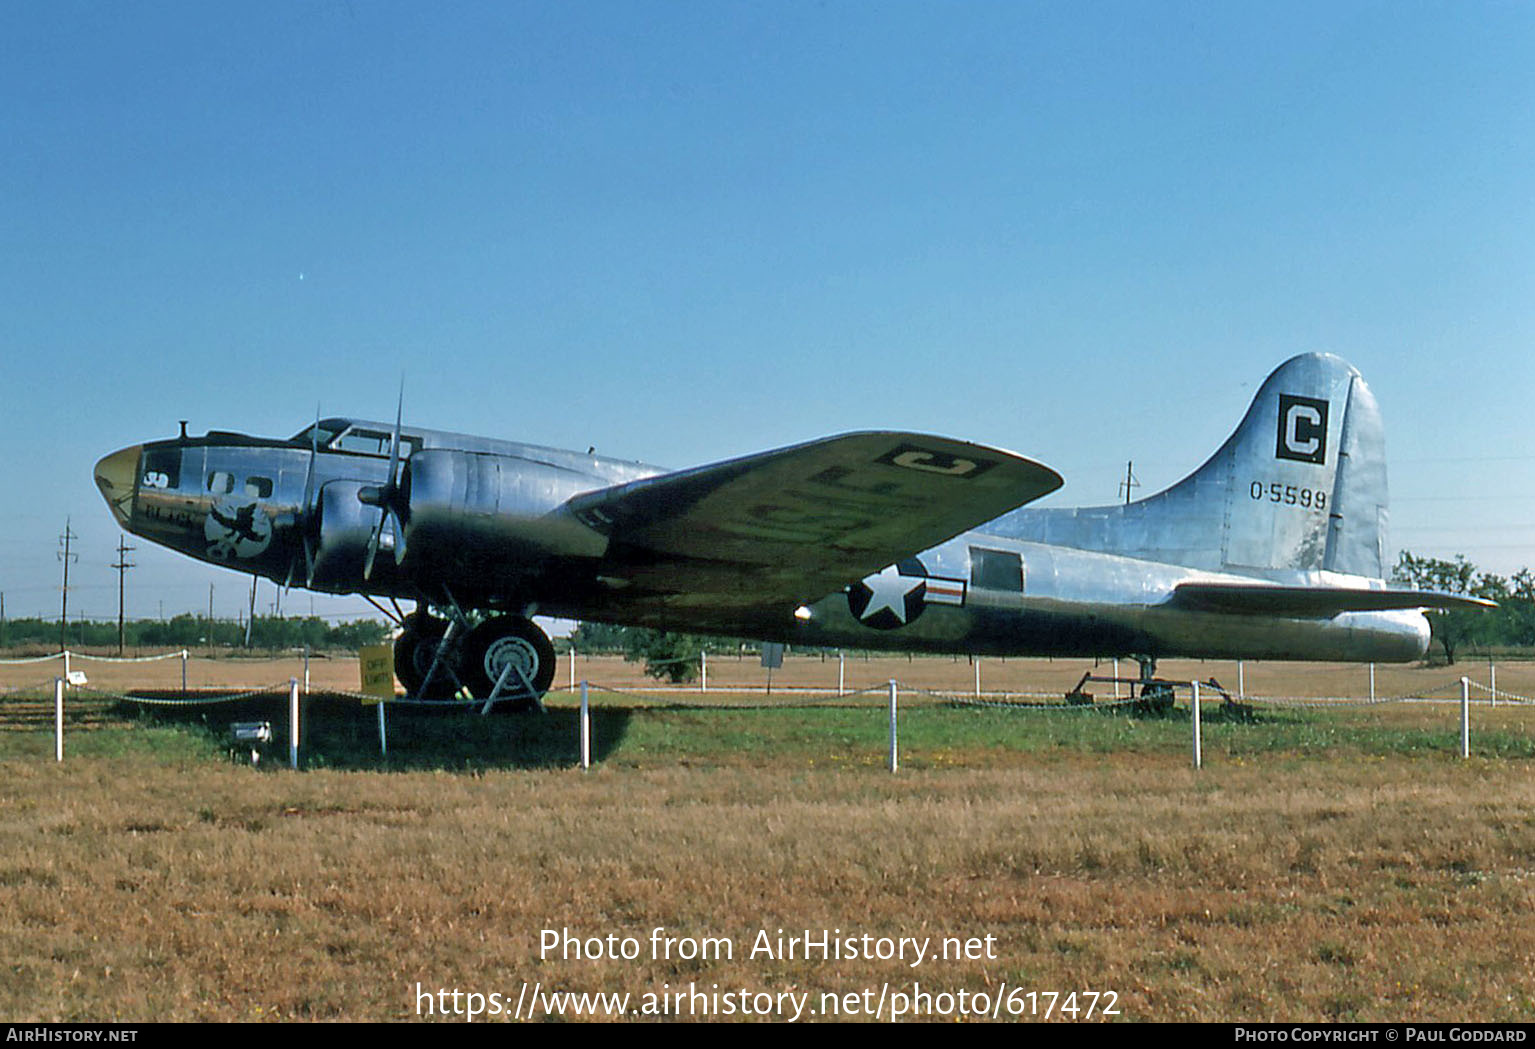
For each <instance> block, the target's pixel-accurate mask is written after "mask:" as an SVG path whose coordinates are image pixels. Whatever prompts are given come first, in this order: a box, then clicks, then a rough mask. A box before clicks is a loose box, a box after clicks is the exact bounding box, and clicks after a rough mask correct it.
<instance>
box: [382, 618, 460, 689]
mask: <svg viewBox="0 0 1535 1049" xmlns="http://www.w3.org/2000/svg"><path fill="white" fill-rule="evenodd" d="M446 630H447V624H445V623H444V622H443V621H442V620H440V619H435V618H433V617H431V616H423V615H421V614H419V613H417V614H413V615H408V616H406V617H405V632H404V633H403V634H401V635H400V637H399V639H398V640H397V641H395V643H394V676H395V677H397V678H399V679H400V684H402V685H404V686H405V694H406V695H408V696H410V697H411V698H412V699H452V698H453V693H454V692H456V691H457V688H456V687H455V686H454V683H453V675H452V674H450V673H448V670H449V669H450V667H449V666H448V665H446V661H444V662H443V663H440V664H439V665H438V667H437V673H435V674H433V675H432V680H431V683H430V684H427V685H426V687H425V690H424V693H423V687H422V686H423V683H424V682H425V681H426V675H427V673H428V672H429V671H430V670H431V669H432V660H433V659H434V658H435V657H436V655H437V646H438V645H439V644H441V643H442V636H443V634H444V633H445V632H446Z"/></svg>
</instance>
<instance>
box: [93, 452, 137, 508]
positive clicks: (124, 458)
mask: <svg viewBox="0 0 1535 1049" xmlns="http://www.w3.org/2000/svg"><path fill="white" fill-rule="evenodd" d="M143 447H144V446H143V445H139V444H135V445H134V446H133V447H131V448H124V449H122V450H121V451H116V452H113V453H112V454H111V455H109V456H107V457H106V458H104V459H102V460H101V461H100V462H98V463H97V464H96V487H97V488H99V489H101V497H102V498H103V499H105V500H106V501H107V506H109V507H111V508H112V516H113V517H116V518H117V523H118V524H120V525H122V526H123V527H124V528H127V527H128V523H129V522H130V521H131V520H132V519H133V482H134V481H135V480H136V479H137V478H138V475H139V452H140V451H142V450H143Z"/></svg>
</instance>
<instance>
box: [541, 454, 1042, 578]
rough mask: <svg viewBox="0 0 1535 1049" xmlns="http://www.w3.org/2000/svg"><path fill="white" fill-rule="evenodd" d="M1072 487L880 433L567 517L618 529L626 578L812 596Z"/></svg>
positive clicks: (631, 489) (612, 495)
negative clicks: (1061, 489)
mask: <svg viewBox="0 0 1535 1049" xmlns="http://www.w3.org/2000/svg"><path fill="white" fill-rule="evenodd" d="M1060 485H1061V477H1060V475H1059V474H1057V473H1056V472H1055V471H1054V470H1052V469H1050V468H1049V467H1048V466H1045V465H1043V464H1041V463H1037V462H1034V461H1033V460H1030V459H1025V458H1024V457H1022V456H1019V455H1015V454H1013V453H1012V452H1005V451H1002V450H1000V449H996V448H987V447H984V446H982V445H976V444H970V443H968V442H965V441H957V440H953V439H950V438H947V437H935V436H929V435H926V434H914V433H899V432H882V431H875V432H865V433H851V434H844V435H841V436H837V437H827V438H823V439H821V440H817V441H810V442H808V443H806V444H800V445H794V446H791V447H788V448H780V449H778V450H776V451H770V452H763V453H760V454H757V455H749V456H745V457H743V458H740V459H731V460H727V461H725V462H721V463H714V464H711V465H708V466H700V467H696V468H694V469H690V470H681V471H678V472H676V473H669V474H663V475H661V476H659V477H650V478H646V479H644V480H639V481H633V482H630V483H628V484H623V485H617V486H614V487H612V488H604V489H601V490H598V491H595V492H587V493H585V494H583V495H578V496H576V497H574V498H572V499H571V500H569V501H568V502H567V503H565V504H564V506H563V507H561V512H562V513H569V514H571V515H573V516H575V517H576V518H577V519H578V520H580V521H582V522H583V523H584V524H586V525H587V526H588V527H590V528H592V529H595V530H596V531H598V532H601V533H603V534H604V535H606V536H608V537H609V539H610V545H609V553H608V558H609V560H610V562H612V563H613V564H614V565H615V567H616V568H617V569H619V570H621V571H623V574H624V577H625V580H626V582H629V583H632V584H638V585H640V586H643V587H646V588H655V589H664V590H667V591H670V592H672V593H673V594H675V595H677V597H678V598H679V599H683V598H684V594H685V593H686V591H688V590H702V591H703V593H701V594H700V595H699V599H700V600H702V601H708V602H711V603H713V602H719V601H722V600H723V601H725V602H726V603H744V602H746V601H750V602H751V603H753V604H760V603H764V602H775V601H786V602H795V603H798V602H803V601H810V600H814V599H816V598H819V597H822V596H824V595H826V594H828V593H830V592H832V591H834V590H836V589H838V588H840V587H842V586H844V585H845V584H847V583H848V582H849V581H851V580H854V579H859V578H861V577H863V576H865V575H868V574H870V573H872V572H876V571H878V570H880V569H881V568H884V567H885V566H887V565H890V564H892V563H894V562H896V561H898V560H900V559H901V558H903V557H909V556H911V555H913V554H915V553H918V552H919V551H922V550H925V549H928V548H929V547H932V546H936V545H937V544H939V543H941V542H943V541H944V540H946V539H949V538H951V537H953V536H955V535H958V534H959V533H960V532H963V531H965V530H966V529H969V528H973V527H975V526H976V525H979V524H982V523H984V522H986V521H990V520H991V519H993V518H995V517H998V516H1000V515H1002V514H1004V513H1006V512H1007V511H1009V510H1012V509H1014V508H1016V507H1019V506H1022V505H1024V504H1025V503H1028V502H1030V501H1032V500H1034V499H1038V498H1039V497H1040V496H1043V495H1046V494H1048V493H1049V492H1053V491H1054V490H1055V489H1057V488H1059V487H1060ZM743 586H749V587H750V588H751V590H750V592H742V591H741V588H742V587H743Z"/></svg>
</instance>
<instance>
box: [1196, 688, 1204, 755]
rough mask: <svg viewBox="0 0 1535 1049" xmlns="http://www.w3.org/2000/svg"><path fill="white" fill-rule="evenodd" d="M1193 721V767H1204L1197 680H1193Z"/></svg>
mask: <svg viewBox="0 0 1535 1049" xmlns="http://www.w3.org/2000/svg"><path fill="white" fill-rule="evenodd" d="M1193 721H1194V767H1195V768H1196V769H1197V768H1203V767H1204V751H1203V747H1202V746H1201V744H1202V742H1203V741H1202V740H1201V739H1200V724H1199V682H1197V681H1196V682H1194V717H1193Z"/></svg>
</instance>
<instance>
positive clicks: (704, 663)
mask: <svg viewBox="0 0 1535 1049" xmlns="http://www.w3.org/2000/svg"><path fill="white" fill-rule="evenodd" d="M698 691H700V692H707V691H709V650H708V649H704V650H703V651H702V652H700V653H698Z"/></svg>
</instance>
